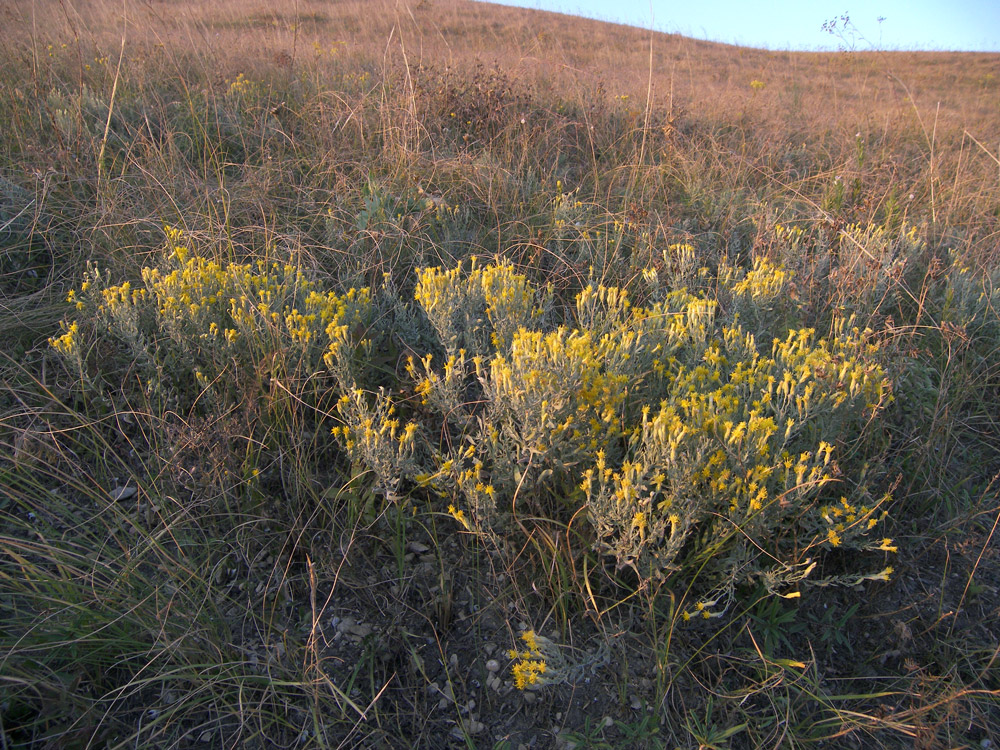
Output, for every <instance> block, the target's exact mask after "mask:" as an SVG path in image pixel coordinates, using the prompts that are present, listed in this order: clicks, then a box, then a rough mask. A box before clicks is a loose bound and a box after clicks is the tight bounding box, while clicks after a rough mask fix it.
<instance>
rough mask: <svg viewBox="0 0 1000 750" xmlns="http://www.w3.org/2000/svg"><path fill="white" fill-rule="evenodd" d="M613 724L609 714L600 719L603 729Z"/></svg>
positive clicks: (613, 721)
mask: <svg viewBox="0 0 1000 750" xmlns="http://www.w3.org/2000/svg"><path fill="white" fill-rule="evenodd" d="M614 725H615V720H614V719H612V718H611V717H610V716H605V717H604V718H603V719H601V726H603V727H604V728H605V729H610V728H611V727H613V726H614Z"/></svg>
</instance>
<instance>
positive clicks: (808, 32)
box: [487, 0, 1000, 52]
mask: <svg viewBox="0 0 1000 750" xmlns="http://www.w3.org/2000/svg"><path fill="white" fill-rule="evenodd" d="M487 1H488V2H496V1H497V0H487ZM500 2H501V3H502V4H503V5H518V6H521V7H525V8H539V9H541V10H552V11H557V12H559V13H569V14H572V15H579V16H588V17H590V18H597V19H599V20H602V21H614V22H617V23H626V24H631V25H633V26H641V27H643V28H647V29H648V28H650V26H652V28H654V29H656V30H657V31H666V32H670V33H677V34H683V35H685V36H691V37H695V38H698V39H710V40H713V41H717V42H727V43H729V44H739V45H742V46H747V47H764V48H767V49H775V50H778V49H794V50H819V49H826V50H838V49H849V48H853V49H857V50H871V49H880V50H904V49H920V50H963V51H989V52H998V51H1000V0H952V1H951V2H948V1H947V0H868V2H865V3H862V4H860V6H859V5H858V4H856V3H855V4H854V5H853V6H852V4H851V3H850V2H848V0H841V2H840V3H839V4H837V5H827V4H826V3H815V2H809V0H764V1H763V2H761V1H760V0H757V1H756V2H754V1H753V0H700V1H699V0H500ZM834 2H837V0H834ZM845 13H846V14H847V15H848V16H849V17H850V20H851V25H852V28H853V31H851V30H849V31H848V33H846V34H844V35H843V38H840V37H838V36H834V35H831V34H830V33H828V32H825V31H823V24H824V23H825V22H827V21H832V20H834V19H839V18H840V17H841V16H843V15H844V14H845ZM880 18H881V19H882V20H881V21H880V20H879V19H880ZM651 20H652V23H651Z"/></svg>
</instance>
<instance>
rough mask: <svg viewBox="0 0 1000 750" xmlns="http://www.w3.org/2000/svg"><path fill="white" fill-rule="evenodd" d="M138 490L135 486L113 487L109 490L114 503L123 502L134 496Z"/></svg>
mask: <svg viewBox="0 0 1000 750" xmlns="http://www.w3.org/2000/svg"><path fill="white" fill-rule="evenodd" d="M138 493H139V490H138V489H136V488H135V487H127V486H126V487H115V488H114V489H113V490H111V499H112V500H113V501H114V502H116V503H121V502H125V501H126V500H130V499H131V498H133V497H135V496H136V495H137V494H138Z"/></svg>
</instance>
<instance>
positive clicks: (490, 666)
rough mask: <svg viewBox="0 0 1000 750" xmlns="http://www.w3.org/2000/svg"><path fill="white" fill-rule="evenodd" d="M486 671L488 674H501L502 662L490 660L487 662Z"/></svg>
mask: <svg viewBox="0 0 1000 750" xmlns="http://www.w3.org/2000/svg"><path fill="white" fill-rule="evenodd" d="M486 671H487V672H499V671H500V662H498V661H497V660H496V659H490V660H489V661H488V662H486Z"/></svg>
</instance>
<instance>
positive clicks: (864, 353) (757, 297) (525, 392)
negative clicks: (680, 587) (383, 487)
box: [408, 261, 890, 661]
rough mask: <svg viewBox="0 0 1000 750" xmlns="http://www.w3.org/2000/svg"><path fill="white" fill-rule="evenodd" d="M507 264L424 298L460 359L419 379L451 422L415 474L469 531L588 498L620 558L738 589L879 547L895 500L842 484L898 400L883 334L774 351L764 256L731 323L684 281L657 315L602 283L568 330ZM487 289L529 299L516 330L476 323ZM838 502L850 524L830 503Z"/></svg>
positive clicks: (840, 333)
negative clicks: (763, 335) (872, 430)
mask: <svg viewBox="0 0 1000 750" xmlns="http://www.w3.org/2000/svg"><path fill="white" fill-rule="evenodd" d="M504 269H505V267H503V266H498V267H485V268H478V267H475V266H474V267H473V269H472V271H471V272H470V273H468V274H462V273H461V272H460V271H458V269H454V270H452V271H442V270H440V269H425V270H423V271H421V272H420V275H419V278H420V284H419V285H418V289H417V295H416V299H417V302H418V304H420V305H421V306H422V307H423V308H424V310H425V312H426V314H427V317H428V318H429V319H430V320H431V321H432V322H434V324H435V328H436V330H437V331H438V333H439V336H440V337H441V344H442V346H443V347H444V348H445V349H446V351H448V352H449V355H448V357H447V359H446V360H445V361H444V363H443V365H441V366H437V365H436V363H435V362H434V359H433V357H432V356H430V355H428V356H425V357H423V358H420V359H415V358H411V360H410V365H409V368H408V369H409V372H410V375H411V377H413V379H414V381H415V385H414V388H415V391H416V393H417V394H418V395H419V396H420V397H421V401H422V403H423V405H424V406H425V407H429V408H430V409H431V410H432V411H435V412H437V417H436V420H437V422H436V424H438V425H441V424H447V425H450V427H449V430H448V431H447V438H448V442H447V443H446V444H445V446H444V447H442V448H441V449H439V450H437V451H434V452H432V455H431V459H432V466H431V467H429V468H428V469H427V470H426V471H425V472H422V473H421V474H419V475H417V477H416V479H417V481H418V482H419V483H421V484H423V485H425V486H428V487H430V488H432V489H433V490H434V491H435V492H436V493H438V494H439V495H441V496H443V497H445V498H447V499H448V500H449V507H450V509H451V513H452V515H454V516H455V517H456V518H459V513H460V514H461V516H460V519H461V522H462V524H463V526H465V527H467V528H470V527H471V528H474V529H478V530H480V531H483V532H490V531H497V532H499V531H503V530H504V529H507V528H509V524H510V522H511V515H512V514H516V513H517V507H518V505H520V504H521V503H522V502H526V503H531V504H533V506H534V510H535V511H536V512H538V513H540V514H541V515H543V516H548V517H557V516H560V515H562V517H563V518H569V517H570V516H572V515H574V514H576V512H577V511H578V510H579V508H580V507H581V506H583V507H585V508H586V517H587V518H588V519H589V521H590V525H591V527H592V529H593V533H594V543H595V545H596V547H597V548H598V549H600V550H601V551H603V552H604V553H606V554H607V555H609V556H611V557H612V558H613V559H615V560H616V562H617V564H618V565H619V566H627V567H630V568H632V569H634V570H635V571H636V572H637V573H639V575H640V576H641V577H643V578H646V577H662V576H669V575H672V574H675V573H678V572H681V571H688V572H695V571H702V572H703V573H705V574H708V575H710V576H712V577H714V578H715V579H716V580H718V581H722V582H723V589H724V590H728V589H731V588H732V585H734V584H735V583H737V582H740V581H747V580H749V579H751V578H753V577H755V576H760V577H763V579H764V581H765V583H766V584H767V585H768V588H770V589H771V590H777V589H778V588H779V587H780V586H782V585H786V584H788V583H790V582H793V581H796V580H799V579H800V578H802V577H803V576H804V575H805V574H806V572H811V571H812V569H813V566H812V565H811V564H810V558H811V556H812V555H814V554H815V552H816V551H818V550H819V549H820V548H824V547H825V548H830V547H834V546H839V547H854V548H870V547H871V545H870V543H868V542H867V541H866V535H867V534H868V532H869V531H870V530H871V528H872V527H873V526H874V525H875V524H876V523H877V522H878V519H879V518H880V515H879V513H878V507H879V505H880V503H879V502H876V501H865V500H864V497H865V490H864V488H863V487H860V486H858V487H851V488H849V489H848V492H847V495H845V493H844V489H847V488H846V487H845V488H844V489H839V488H838V489H837V490H834V487H835V485H840V484H842V483H843V479H842V477H841V467H840V465H839V463H840V462H839V461H838V456H840V454H841V451H842V448H843V446H844V445H845V444H846V443H847V442H848V441H850V440H852V439H853V438H855V437H857V436H858V435H860V434H861V432H862V430H863V429H864V426H865V424H866V423H867V422H868V420H869V419H870V417H871V416H872V414H874V413H875V412H876V411H878V410H879V409H880V408H882V407H883V406H884V404H885V403H886V402H887V401H888V399H889V398H890V392H889V383H888V381H887V380H886V378H885V375H884V373H883V371H882V369H881V368H880V366H879V365H878V364H877V362H876V355H877V352H878V348H877V345H876V344H875V343H874V341H873V339H872V336H871V335H870V333H869V332H867V331H862V330H859V329H858V328H857V327H855V326H854V325H853V323H852V321H851V320H850V319H840V320H839V321H838V323H837V325H836V326H835V327H834V330H833V331H832V333H831V335H830V336H829V337H827V338H820V337H818V336H817V335H816V333H815V332H814V331H813V330H810V329H802V330H797V329H794V330H791V331H788V332H787V333H785V334H783V335H782V336H779V337H774V338H773V341H772V343H771V344H770V346H769V347H767V348H765V347H764V346H762V345H761V344H759V343H758V342H757V340H756V338H755V336H754V335H752V334H751V333H748V332H747V331H746V330H744V329H743V328H742V327H741V325H740V322H739V308H740V307H741V306H742V307H745V308H749V307H750V306H751V305H752V304H753V302H754V301H759V302H761V303H762V305H763V306H765V307H766V306H767V305H768V304H773V305H775V306H777V304H778V300H779V298H781V297H782V294H783V290H785V289H786V287H787V284H788V280H789V278H790V275H789V273H788V272H786V271H785V270H784V269H783V268H781V267H780V266H776V265H773V264H770V263H767V262H764V261H759V262H756V263H755V264H754V266H753V268H752V269H750V270H749V271H748V272H746V273H743V272H730V271H726V270H725V269H723V271H722V272H720V274H719V276H718V286H719V289H720V297H722V298H725V299H727V300H735V301H736V305H735V307H736V310H735V311H731V314H730V315H729V316H725V317H724V316H722V315H720V313H719V305H718V303H716V302H715V301H713V300H710V299H706V298H704V297H701V296H696V295H693V294H690V293H688V292H687V291H685V290H683V289H681V290H672V291H671V290H663V293H662V294H660V295H659V296H660V298H661V300H662V301H659V302H655V303H653V304H651V305H649V306H645V307H643V306H636V305H633V304H632V303H631V300H630V297H629V295H628V293H627V292H626V291H625V290H623V289H618V288H614V287H604V286H601V285H594V284H591V285H588V286H587V287H586V288H584V289H583V290H582V291H581V292H580V293H579V294H578V295H577V298H576V302H575V305H574V307H573V308H572V309H571V311H570V314H569V315H568V316H567V318H566V319H564V322H563V323H562V324H561V325H560V324H556V325H554V326H553V327H546V326H544V325H542V318H541V316H540V315H537V314H536V312H535V311H536V310H537V307H536V306H535V303H534V301H535V300H536V299H537V298H538V297H537V295H538V291H537V290H534V289H533V288H532V287H531V285H530V284H529V283H528V282H527V281H526V280H525V279H524V278H523V277H520V276H518V275H516V274H513V273H512V272H511V271H510V270H509V269H507V270H504ZM705 273H707V271H706V272H705ZM703 275H704V274H703ZM650 276H652V274H650ZM485 278H491V279H496V280H497V281H496V285H495V286H493V287H490V291H489V294H490V295H492V297H494V298H499V299H508V300H516V304H513V305H512V309H513V310H514V315H515V316H516V320H517V321H518V325H519V327H518V328H517V329H516V330H515V331H514V332H513V333H510V334H508V331H509V328H508V329H501V330H502V332H501V333H499V334H498V333H497V327H496V325H495V324H494V323H493V320H492V318H491V317H490V315H488V314H487V315H479V316H473V315H470V314H469V312H468V311H469V309H471V308H470V306H469V305H467V300H469V299H472V298H475V296H476V295H484V292H483V291H482V290H483V288H484V286H483V279H485ZM647 281H649V279H647ZM504 284H510V287H509V288H504V287H503V285H504ZM432 289H433V290H434V291H433V293H432V291H431V290H432ZM480 299H481V297H480ZM453 305H462V306H461V307H453ZM782 317H783V316H782ZM771 320H773V318H771ZM767 322H768V318H767V317H759V318H758V320H757V324H758V325H757V327H758V328H760V327H762V326H764V325H765V324H766V323H767ZM466 347H468V348H474V351H476V352H477V354H476V355H475V356H471V355H470V354H469V353H468V350H467V348H466ZM834 494H835V496H836V497H840V496H841V495H844V496H845V499H844V500H843V503H846V504H847V506H849V507H850V509H851V510H850V511H849V512H847V511H846V509H845V508H846V507H847V506H843V505H838V506H837V507H838V508H842V509H845V510H844V514H843V516H839V515H838V514H837V513H836V512H834V511H832V510H830V509H831V508H833V507H834V505H833V503H832V502H831V503H828V504H827V505H824V506H819V505H818V504H817V502H816V501H817V499H820V498H823V497H826V496H828V495H834ZM848 495H849V496H850V497H851V498H857V499H852V500H848V499H846V498H847V496H848ZM466 513H468V515H466ZM831 531H832V534H831ZM885 548H886V545H882V546H880V547H879V549H885ZM528 661H530V660H528Z"/></svg>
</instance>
